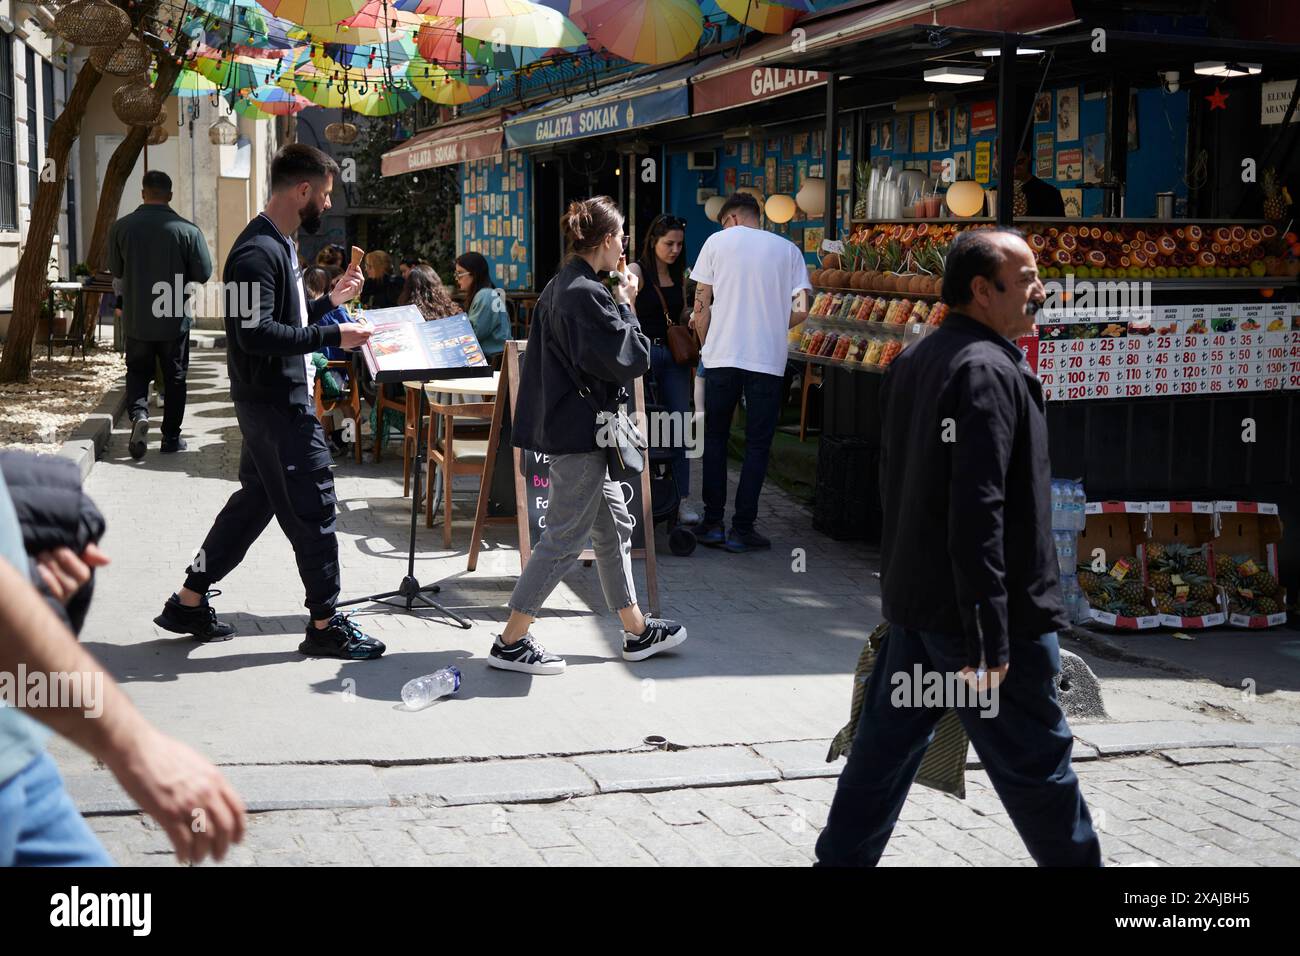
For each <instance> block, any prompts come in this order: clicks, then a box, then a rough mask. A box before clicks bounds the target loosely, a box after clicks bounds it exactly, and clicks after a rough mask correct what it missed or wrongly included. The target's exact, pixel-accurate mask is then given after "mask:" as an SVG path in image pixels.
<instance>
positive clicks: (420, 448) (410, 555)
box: [338, 382, 472, 630]
mask: <svg viewBox="0 0 1300 956" xmlns="http://www.w3.org/2000/svg"><path fill="white" fill-rule="evenodd" d="M378 387H379V388H383V386H382V385H380V386H378ZM419 393H420V398H419V401H418V403H417V404H416V411H415V459H414V460H413V461H412V462H411V467H412V468H413V469H414V470H415V476H414V479H413V482H412V485H411V538H410V541H409V542H408V544H407V553H406V577H404V578H402V583H401V584H399V585H398V586H397V590H396V591H384V592H383V593H382V594H371V595H368V596H366V597H359V598H353V599H352V600H351V601H341V602H340V603H339V604H338V606H339V607H347V606H348V605H349V604H387V605H388V606H389V607H395V608H397V609H399V610H404V611H406V612H407V613H410V612H411V611H412V610H414V609H415V608H414V605H415V604H416V603H417V602H418V603H419V605H420V606H421V607H431V608H433V609H434V610H435V611H438V612H439V613H440V614H444V615H446V616H447V617H449V618H451V619H452V620H454V621H455V622H456V623H457V624H459V625H460V626H461V627H463V628H465V629H466V630H468V629H469V628H470V627H471V626H472V625H471V624H470V623H469V621H467V620H465V619H464V618H463V617H461V616H460V615H459V614H457V613H456V612H455V611H453V610H451V609H450V608H446V607H443V606H442V605H441V604H439V603H438V602H437V601H434V600H432V599H430V598H428V597H426V595H427V594H437V593H438V592H439V591H440V590H441V588H440V587H439V586H438V585H436V584H426V585H424V586H421V585H420V582H419V580H418V579H417V578H416V576H415V523H416V520H417V518H418V517H419V514H420V480H421V479H422V478H423V476H424V429H423V428H422V427H421V424H422V423H423V421H424V383H423V382H421V383H420V388H419ZM375 426H376V427H377V428H383V427H384V420H383V416H382V415H377V416H376V419H375ZM357 440H358V441H360V440H361V436H360V435H358V436H357ZM442 481H443V486H444V494H448V495H449V494H451V482H450V480H449V479H448V477H447V469H445V468H444V469H443V472H442ZM392 598H402V599H403V600H404V602H405V603H404V604H399V603H397V602H396V601H393V600H392Z"/></svg>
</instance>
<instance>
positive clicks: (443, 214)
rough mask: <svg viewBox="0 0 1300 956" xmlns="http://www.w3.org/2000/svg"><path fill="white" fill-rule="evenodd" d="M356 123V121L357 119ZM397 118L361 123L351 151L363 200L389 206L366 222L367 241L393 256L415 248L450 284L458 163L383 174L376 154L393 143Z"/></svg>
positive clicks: (367, 202)
mask: <svg viewBox="0 0 1300 956" xmlns="http://www.w3.org/2000/svg"><path fill="white" fill-rule="evenodd" d="M358 125H360V124H358ZM395 128H396V118H394V117H383V118H379V119H372V120H370V121H369V122H367V123H366V125H365V127H363V130H362V134H361V138H360V140H359V141H358V144H357V147H356V152H355V153H354V157H355V159H356V161H357V194H358V197H359V199H360V201H361V203H362V204H363V205H366V206H380V207H383V208H385V209H387V210H389V212H387V213H385V214H384V215H383V216H376V217H374V218H372V220H371V222H370V233H369V235H368V237H367V243H366V244H367V245H368V246H369V247H370V248H371V249H386V250H388V251H389V253H391V254H392V255H393V256H394V257H397V258H400V257H402V256H406V255H411V254H415V255H417V256H420V257H422V258H424V259H427V260H428V261H429V262H430V263H432V264H433V267H434V269H435V270H436V271H437V273H438V276H439V277H440V278H441V279H442V280H443V282H446V283H448V284H450V282H451V274H452V261H453V259H454V258H455V254H456V236H455V228H456V203H457V202H459V201H460V176H459V175H458V171H459V169H460V167H459V166H439V167H437V168H434V169H422V170H420V171H419V172H416V173H407V174H405V175H402V176H382V175H381V174H380V157H382V156H383V154H384V153H386V152H387V151H388V150H390V149H392V148H393V147H394V146H395V145H396V143H395V142H394V141H393V132H394V129H395Z"/></svg>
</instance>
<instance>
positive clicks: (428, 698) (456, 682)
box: [402, 667, 460, 710]
mask: <svg viewBox="0 0 1300 956" xmlns="http://www.w3.org/2000/svg"><path fill="white" fill-rule="evenodd" d="M459 689H460V671H459V670H458V669H457V668H455V667H443V668H441V669H440V670H436V671H434V672H433V673H432V674H425V675H424V676H423V677H417V678H415V680H409V681H407V682H406V686H405V687H403V688H402V701H403V702H404V703H405V704H406V706H407V707H408V708H410V709H411V710H418V709H420V708H421V707H428V706H429V705H430V704H432V703H433V702H434V701H435V700H438V699H439V698H440V697H447V696H449V695H451V694H454V693H456V691H457V690H459Z"/></svg>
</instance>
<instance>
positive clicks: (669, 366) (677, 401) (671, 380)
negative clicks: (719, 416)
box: [650, 345, 691, 499]
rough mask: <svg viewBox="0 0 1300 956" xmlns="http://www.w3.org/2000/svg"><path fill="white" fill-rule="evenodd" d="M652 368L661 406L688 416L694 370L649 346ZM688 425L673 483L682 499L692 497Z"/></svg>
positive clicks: (658, 347)
mask: <svg viewBox="0 0 1300 956" xmlns="http://www.w3.org/2000/svg"><path fill="white" fill-rule="evenodd" d="M650 368H651V369H652V370H653V372H654V379H655V385H656V386H658V389H659V404H660V405H662V406H664V408H666V409H668V411H670V412H676V413H677V414H678V415H681V416H683V417H684V416H686V415H688V414H690V411H691V367H690V366H689V365H678V364H677V363H676V362H674V361H673V353H672V351H671V350H670V349H669V348H668V346H666V345H651V346H650ZM686 435H687V431H686V425H685V423H684V421H683V424H682V445H681V447H680V448H678V449H677V450H676V451H674V452H673V479H674V480H675V481H676V482H677V493H678V494H679V495H681V496H682V498H683V499H685V498H689V497H690V496H691V465H690V462H689V461H687V459H686V441H685V439H686Z"/></svg>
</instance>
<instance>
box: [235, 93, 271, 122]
mask: <svg viewBox="0 0 1300 956" xmlns="http://www.w3.org/2000/svg"><path fill="white" fill-rule="evenodd" d="M227 102H229V103H230V108H231V109H232V110H234V111H235V113H236V114H237V115H239V116H243V117H245V118H246V119H251V120H269V119H271V114H270V113H268V112H266V110H264V109H261V108H260V107H259V106H258V105H257V104H256V103H254V102H252V101H250V100H247V99H245V98H244V97H242V96H235V97H232V98H231V99H229V100H228V101H227Z"/></svg>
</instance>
